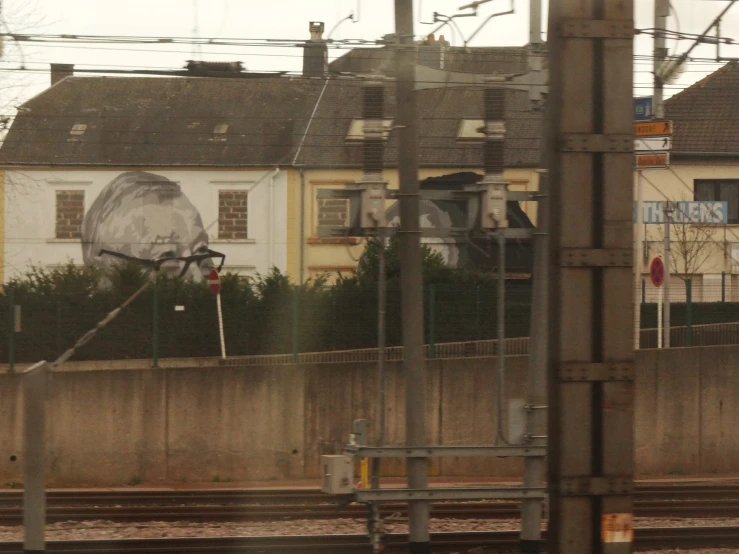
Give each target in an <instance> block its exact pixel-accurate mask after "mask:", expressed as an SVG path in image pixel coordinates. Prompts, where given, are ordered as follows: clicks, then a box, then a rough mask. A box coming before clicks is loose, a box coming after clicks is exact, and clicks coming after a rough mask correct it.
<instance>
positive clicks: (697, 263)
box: [634, 62, 739, 302]
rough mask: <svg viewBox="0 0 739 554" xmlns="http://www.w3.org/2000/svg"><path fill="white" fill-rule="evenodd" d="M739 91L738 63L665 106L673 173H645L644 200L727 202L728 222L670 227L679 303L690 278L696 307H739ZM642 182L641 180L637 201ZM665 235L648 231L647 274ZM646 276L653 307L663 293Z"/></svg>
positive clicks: (674, 293) (656, 228) (649, 227)
mask: <svg viewBox="0 0 739 554" xmlns="http://www.w3.org/2000/svg"><path fill="white" fill-rule="evenodd" d="M738 90H739V65H738V64H737V63H736V62H730V63H728V64H726V65H725V66H723V67H722V68H721V69H719V70H718V71H716V72H714V73H713V74H711V75H709V76H708V77H706V78H704V79H703V80H701V81H699V82H698V83H696V84H694V85H692V86H691V87H688V88H687V89H685V90H684V91H682V92H680V93H679V94H676V95H675V96H673V97H671V98H670V99H669V100H667V102H666V103H665V115H666V118H667V119H669V120H671V121H672V122H673V128H674V138H673V146H672V155H671V164H670V167H669V168H668V169H663V170H647V171H643V172H642V183H643V196H644V199H645V201H653V202H665V201H671V202H681V201H682V202H686V201H688V202H689V201H698V202H726V208H727V213H726V217H725V221H726V222H725V223H724V224H710V223H708V224H707V223H705V222H704V223H693V222H680V221H677V222H675V223H673V224H672V225H671V228H670V231H671V232H670V235H671V241H670V242H671V247H670V254H671V263H670V266H671V267H670V269H671V273H672V274H673V278H672V279H671V287H670V289H671V290H670V298H671V300H673V301H676V302H681V301H685V299H686V291H685V283H686V281H687V280H690V281H691V283H692V298H693V300H695V301H699V302H701V301H702V302H720V301H722V300H723V301H739V138H737V134H736V129H737V126H738V125H739V115H738V114H737V113H736V109H735V104H736V101H737V98H738V93H737V91H738ZM637 183H638V178H637V177H636V176H635V179H634V191H635V198H636V194H637ZM693 219H697V220H698V221H701V220H700V218H699V217H697V216H696V218H693ZM664 233H665V226H664V224H660V223H656V224H646V225H644V237H645V238H644V245H643V252H644V262H645V270H647V269H648V267H649V262H650V261H651V259H653V258H654V257H655V256H663V254H664V251H665V246H664ZM642 278H643V283H644V285H643V288H644V297H645V298H646V299H647V300H648V301H655V300H656V299H657V295H658V291H657V290H656V289H655V287H653V286H652V284H651V281H650V279H649V276H648V274H647V273H646V272H645V274H644V275H643V276H642Z"/></svg>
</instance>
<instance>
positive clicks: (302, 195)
mask: <svg viewBox="0 0 739 554" xmlns="http://www.w3.org/2000/svg"><path fill="white" fill-rule="evenodd" d="M298 237H299V240H300V246H299V247H298V252H299V254H298V255H299V261H298V263H299V264H300V266H299V267H298V279H299V283H300V284H301V285H302V284H303V280H304V279H305V275H304V271H305V172H304V171H303V168H302V167H301V168H300V230H299V231H298Z"/></svg>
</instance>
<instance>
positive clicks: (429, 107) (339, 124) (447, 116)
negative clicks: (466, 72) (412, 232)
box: [296, 79, 541, 278]
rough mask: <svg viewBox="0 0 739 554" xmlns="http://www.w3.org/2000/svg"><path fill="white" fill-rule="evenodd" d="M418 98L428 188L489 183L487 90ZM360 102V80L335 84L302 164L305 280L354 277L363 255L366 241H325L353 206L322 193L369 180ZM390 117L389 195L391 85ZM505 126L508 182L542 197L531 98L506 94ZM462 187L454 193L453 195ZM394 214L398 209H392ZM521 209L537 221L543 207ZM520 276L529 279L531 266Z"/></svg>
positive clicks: (392, 180)
mask: <svg viewBox="0 0 739 554" xmlns="http://www.w3.org/2000/svg"><path fill="white" fill-rule="evenodd" d="M417 94H418V96H417V102H418V104H417V109H418V114H419V117H420V125H419V129H418V134H419V178H420V179H421V182H422V183H423V182H424V181H426V180H428V179H432V178H442V177H444V176H451V175H454V174H457V173H460V172H477V173H478V174H480V175H482V173H483V171H482V167H483V146H482V143H483V135H482V134H481V133H480V132H479V131H478V130H477V129H478V128H479V127H480V126H482V125H483V115H482V114H483V92H482V87H479V86H464V87H449V88H434V89H423V90H419V91H418V93H417ZM361 100H362V88H361V83H358V82H357V81H356V80H354V79H352V80H342V79H337V80H332V81H329V82H328V84H327V86H326V89H325V91H324V93H323V96H322V98H321V100H320V102H319V103H318V106H317V109H316V115H315V118H314V120H313V121H312V123H311V125H310V128H309V130H308V133H307V135H306V140H305V143H304V145H303V147H302V148H301V150H300V153H299V155H298V157H297V160H296V169H297V170H298V171H299V174H300V186H301V189H302V191H303V196H302V200H301V202H302V205H301V207H300V209H299V210H298V211H297V212H298V213H300V214H302V216H303V217H304V221H303V224H302V225H301V226H300V228H301V229H302V232H303V234H304V238H305V240H301V241H300V242H301V243H302V244H305V250H304V252H303V253H302V256H303V257H302V261H301V263H300V267H301V272H302V275H301V276H302V277H303V278H308V277H314V276H316V275H318V274H321V273H334V274H335V273H342V272H351V271H353V270H354V268H355V267H356V263H357V260H358V259H359V256H360V255H361V253H362V250H363V242H362V241H361V240H357V239H352V238H350V237H338V238H327V237H324V236H322V235H323V233H322V232H321V231H322V229H321V228H322V227H325V226H329V227H330V226H337V225H342V226H343V225H346V224H347V218H348V204H346V203H344V204H342V201H340V200H335V199H319V198H318V191H319V190H320V189H323V188H342V187H344V186H345V185H346V184H348V183H352V182H355V181H358V180H360V179H361V178H362V169H361V166H362V140H361V139H362V135H361V134H360V133H361V131H360V130H361V128H362V127H361V118H360V117H359V115H358V114H361V113H362V108H361ZM384 113H385V115H386V117H387V119H386V123H387V125H388V128H389V130H388V132H387V133H386V139H387V140H386V144H385V156H384V161H385V170H384V172H383V175H384V179H385V180H386V181H387V182H388V188H390V189H397V188H398V172H397V159H398V148H397V137H396V133H395V132H393V131H392V130H391V129H390V128H391V127H392V122H393V119H394V117H395V92H394V83H393V82H392V81H389V82H388V84H387V85H386V91H385V111H384ZM506 126H507V135H506V157H505V167H506V171H505V174H504V176H505V178H506V179H507V180H508V181H509V182H510V183H511V189H512V190H528V191H535V190H537V189H538V173H537V168H538V167H539V150H540V137H541V114H540V113H538V112H536V111H534V110H533V109H532V107H531V105H530V103H529V99H528V94H527V92H525V91H518V90H509V91H507V97H506ZM452 181H453V180H449V182H450V183H451V182H452ZM460 187H461V185H450V189H449V190H455V189H458V188H460ZM344 202H345V201H344ZM388 207H389V208H390V207H391V204H390V202H388ZM522 208H523V211H524V212H525V213H526V214H527V215H528V217H529V218H530V219H531V220H532V221H535V218H536V203H535V202H533V201H532V202H523V203H522ZM424 242H426V243H428V244H434V243H436V244H443V243H448V242H455V240H454V239H424ZM457 242H458V240H457ZM515 271H516V272H517V273H521V274H524V275H528V273H529V272H530V262H527V263H526V264H524V265H523V266H521V267H518V268H516V269H515Z"/></svg>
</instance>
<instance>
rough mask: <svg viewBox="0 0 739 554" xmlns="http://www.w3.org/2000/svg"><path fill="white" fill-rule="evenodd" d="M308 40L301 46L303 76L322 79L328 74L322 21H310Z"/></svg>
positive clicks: (326, 47) (326, 48)
mask: <svg viewBox="0 0 739 554" xmlns="http://www.w3.org/2000/svg"><path fill="white" fill-rule="evenodd" d="M309 29H310V40H307V41H306V42H305V44H304V45H303V75H305V76H307V77H323V76H324V75H325V74H326V73H327V72H328V45H327V44H326V41H325V40H324V39H323V29H324V25H323V21H311V22H310V25H309Z"/></svg>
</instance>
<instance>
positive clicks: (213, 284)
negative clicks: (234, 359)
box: [208, 269, 226, 360]
mask: <svg viewBox="0 0 739 554" xmlns="http://www.w3.org/2000/svg"><path fill="white" fill-rule="evenodd" d="M208 285H209V286H210V290H211V292H213V294H215V295H216V306H217V307H218V332H219V333H220V336H221V358H223V359H224V360H225V359H226V340H225V339H224V337H223V310H222V309H221V276H220V275H218V272H217V271H216V270H215V269H211V270H210V275H208Z"/></svg>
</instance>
